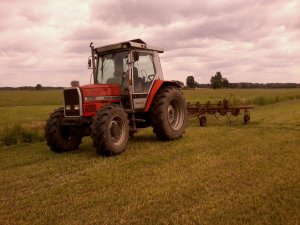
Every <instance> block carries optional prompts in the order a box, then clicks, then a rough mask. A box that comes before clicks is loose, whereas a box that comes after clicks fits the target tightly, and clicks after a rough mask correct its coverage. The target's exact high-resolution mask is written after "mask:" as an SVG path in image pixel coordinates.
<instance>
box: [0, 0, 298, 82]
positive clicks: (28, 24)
mask: <svg viewBox="0 0 300 225" xmlns="http://www.w3.org/2000/svg"><path fill="white" fill-rule="evenodd" d="M0 15H1V19H0V87H4V86H12V87H17V86H35V85H36V84H42V86H63V87H66V86H69V84H70V81H72V80H79V81H80V84H87V83H90V78H91V70H88V69H87V60H88V57H89V56H90V49H89V44H90V42H91V41H92V42H94V45H95V46H96V47H99V46H102V45H108V44H112V43H116V42H122V41H126V40H130V39H136V38H140V39H142V40H144V41H145V42H146V43H148V44H149V45H153V46H157V47H161V48H164V50H165V52H164V53H162V54H161V55H160V57H161V64H162V68H163V72H164V77H165V79H166V80H180V81H183V82H184V83H185V81H186V77H187V76H190V75H192V76H194V78H195V80H196V81H197V82H199V83H209V81H210V77H211V76H213V75H215V73H216V72H217V71H220V72H221V73H222V75H223V77H226V78H227V79H228V80H229V82H258V83H269V82H297V83H300V0H247V1H244V0H230V1H229V0H227V1H226V0H201V1H200V0H185V1H182V0H170V1H169V0H165V1H163V0H151V1H143V0H102V1H101V0H98V1H93V0H86V1H81V0H63V1H62V0H61V1H57V0H49V1H47V0H26V1H23V0H1V1H0Z"/></svg>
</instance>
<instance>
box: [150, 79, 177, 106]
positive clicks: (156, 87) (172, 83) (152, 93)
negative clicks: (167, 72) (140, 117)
mask: <svg viewBox="0 0 300 225" xmlns="http://www.w3.org/2000/svg"><path fill="white" fill-rule="evenodd" d="M165 86H174V87H177V88H180V87H181V86H180V85H179V84H178V83H176V82H175V81H163V80H156V81H155V82H154V84H153V86H152V89H151V91H150V93H149V97H148V99H147V103H146V107H145V112H148V111H149V109H150V106H151V104H152V101H153V99H154V97H155V95H156V93H157V92H158V91H159V90H160V89H161V88H163V87H165Z"/></svg>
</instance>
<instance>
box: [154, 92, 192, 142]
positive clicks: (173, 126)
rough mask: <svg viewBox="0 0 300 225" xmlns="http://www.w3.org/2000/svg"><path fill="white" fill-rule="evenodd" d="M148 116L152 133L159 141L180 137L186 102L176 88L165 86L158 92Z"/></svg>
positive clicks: (182, 129) (184, 119) (183, 124)
mask: <svg viewBox="0 0 300 225" xmlns="http://www.w3.org/2000/svg"><path fill="white" fill-rule="evenodd" d="M149 114H150V122H151V125H152V127H153V132H154V133H155V135H156V137H157V138H158V139H159V140H162V141H169V140H175V139H178V138H181V137H182V134H183V133H184V131H185V125H186V118H187V107H186V100H185V98H184V96H183V94H182V93H181V91H180V90H179V89H178V88H176V87H174V86H166V87H163V88H162V89H161V90H159V91H158V93H157V94H156V96H155V98H154V100H153V102H152V105H151V108H150V112H149Z"/></svg>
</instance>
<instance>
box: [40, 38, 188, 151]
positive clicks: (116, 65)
mask: <svg viewBox="0 0 300 225" xmlns="http://www.w3.org/2000/svg"><path fill="white" fill-rule="evenodd" d="M90 48H91V54H92V55H91V57H90V58H89V63H88V64H89V67H90V68H91V69H92V70H93V80H94V84H90V85H84V86H80V87H79V86H78V85H76V84H75V85H74V83H73V87H71V88H66V89H64V91H63V93H64V107H63V108H59V109H57V110H55V111H54V112H53V113H52V114H51V115H50V117H49V119H48V120H47V124H46V127H45V133H46V139H47V144H48V145H49V146H50V148H51V150H52V151H54V152H65V151H69V150H73V149H76V148H78V147H79V145H80V143H81V140H82V138H83V137H84V136H91V138H92V140H93V144H94V147H95V148H96V150H97V152H98V153H100V154H102V155H107V156H110V155H118V154H120V153H121V152H123V151H124V150H125V146H126V143H127V141H128V138H129V136H132V135H133V134H134V133H136V132H137V131H138V129H140V128H145V127H148V126H152V127H153V132H154V133H155V135H156V136H157V138H158V139H159V140H162V141H168V140H174V139H178V138H181V137H182V134H183V133H184V130H185V125H186V118H187V113H186V100H185V98H184V96H183V94H182V93H181V91H180V90H179V88H180V85H178V84H177V83H176V82H173V81H164V80H163V74H162V69H161V65H160V59H159V55H158V53H163V49H161V48H156V47H152V46H149V45H147V44H146V43H145V42H143V41H142V40H140V39H135V40H130V41H126V42H122V43H117V44H113V45H108V46H103V47H99V48H94V47H93V45H92V43H91V45H90ZM75 83H76V82H75Z"/></svg>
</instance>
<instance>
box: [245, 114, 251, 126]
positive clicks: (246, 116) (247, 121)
mask: <svg viewBox="0 0 300 225" xmlns="http://www.w3.org/2000/svg"><path fill="white" fill-rule="evenodd" d="M249 121H250V113H245V114H244V124H248V123H249Z"/></svg>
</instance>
